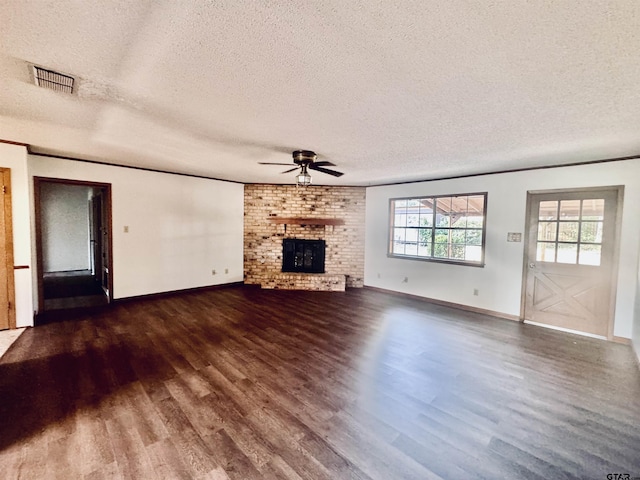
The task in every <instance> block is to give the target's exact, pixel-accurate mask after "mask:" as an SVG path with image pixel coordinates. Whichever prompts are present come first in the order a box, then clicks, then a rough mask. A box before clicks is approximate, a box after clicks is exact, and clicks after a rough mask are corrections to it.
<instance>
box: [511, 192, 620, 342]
mask: <svg viewBox="0 0 640 480" xmlns="http://www.w3.org/2000/svg"><path fill="white" fill-rule="evenodd" d="M603 190H608V191H611V190H614V191H616V192H617V198H616V202H617V204H616V214H615V225H614V228H613V235H614V238H613V257H612V260H611V262H612V265H611V278H610V279H609V285H611V290H610V292H609V308H608V309H607V312H608V318H607V340H617V337H615V336H614V334H613V328H614V323H615V313H616V294H617V292H618V268H619V265H620V232H621V229H622V208H623V200H624V185H607V186H597V187H576V188H556V189H549V190H528V191H527V204H526V210H525V225H524V237H523V241H524V253H523V257H522V292H521V295H520V322H522V323H524V321H525V318H524V317H525V304H526V300H527V298H526V296H527V276H528V275H527V274H528V271H527V268H528V259H529V253H530V252H529V235H530V234H531V223H532V222H531V221H530V220H531V213H532V212H531V208H532V204H533V196H534V195H547V194H558V193H576V192H585V193H591V192H601V191H603ZM598 338H600V337H598Z"/></svg>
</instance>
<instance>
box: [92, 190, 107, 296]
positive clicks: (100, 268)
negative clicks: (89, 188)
mask: <svg viewBox="0 0 640 480" xmlns="http://www.w3.org/2000/svg"><path fill="white" fill-rule="evenodd" d="M105 197H106V192H105V191H104V189H100V190H98V191H97V192H96V193H95V195H94V196H93V199H92V202H93V217H94V218H93V220H94V227H93V228H94V231H95V243H94V248H95V254H94V255H95V268H96V275H97V276H98V278H99V281H100V284H101V285H102V289H103V290H104V292H105V293H106V294H107V297H109V298H111V297H110V292H109V285H110V278H109V277H110V272H109V265H110V258H109V252H110V248H109V238H110V235H109V224H110V222H109V216H108V212H107V204H106V198H105Z"/></svg>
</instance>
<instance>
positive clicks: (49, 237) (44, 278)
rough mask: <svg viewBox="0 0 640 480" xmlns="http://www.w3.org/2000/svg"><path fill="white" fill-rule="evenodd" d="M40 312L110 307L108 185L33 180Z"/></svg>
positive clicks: (109, 187) (111, 289)
mask: <svg viewBox="0 0 640 480" xmlns="http://www.w3.org/2000/svg"><path fill="white" fill-rule="evenodd" d="M34 189H35V207H36V208H35V210H36V211H35V213H36V215H35V217H36V247H37V248H36V250H37V268H38V311H39V315H40V313H46V312H51V311H56V310H68V309H78V308H87V307H99V306H103V305H107V304H108V303H110V302H111V299H112V296H113V278H112V271H113V269H112V248H111V245H112V240H111V185H110V184H106V183H95V182H81V181H74V180H59V179H51V178H40V177H36V178H34Z"/></svg>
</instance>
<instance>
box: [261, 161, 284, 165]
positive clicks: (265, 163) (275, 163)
mask: <svg viewBox="0 0 640 480" xmlns="http://www.w3.org/2000/svg"><path fill="white" fill-rule="evenodd" d="M258 165H291V162H289V163H277V162H258Z"/></svg>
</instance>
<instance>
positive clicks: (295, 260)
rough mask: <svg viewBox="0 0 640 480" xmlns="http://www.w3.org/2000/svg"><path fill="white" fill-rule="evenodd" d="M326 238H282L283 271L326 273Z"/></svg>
mask: <svg viewBox="0 0 640 480" xmlns="http://www.w3.org/2000/svg"><path fill="white" fill-rule="evenodd" d="M324 250H325V242H324V240H300V239H297V238H285V239H284V240H282V271H283V272H302V273H324Z"/></svg>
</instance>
